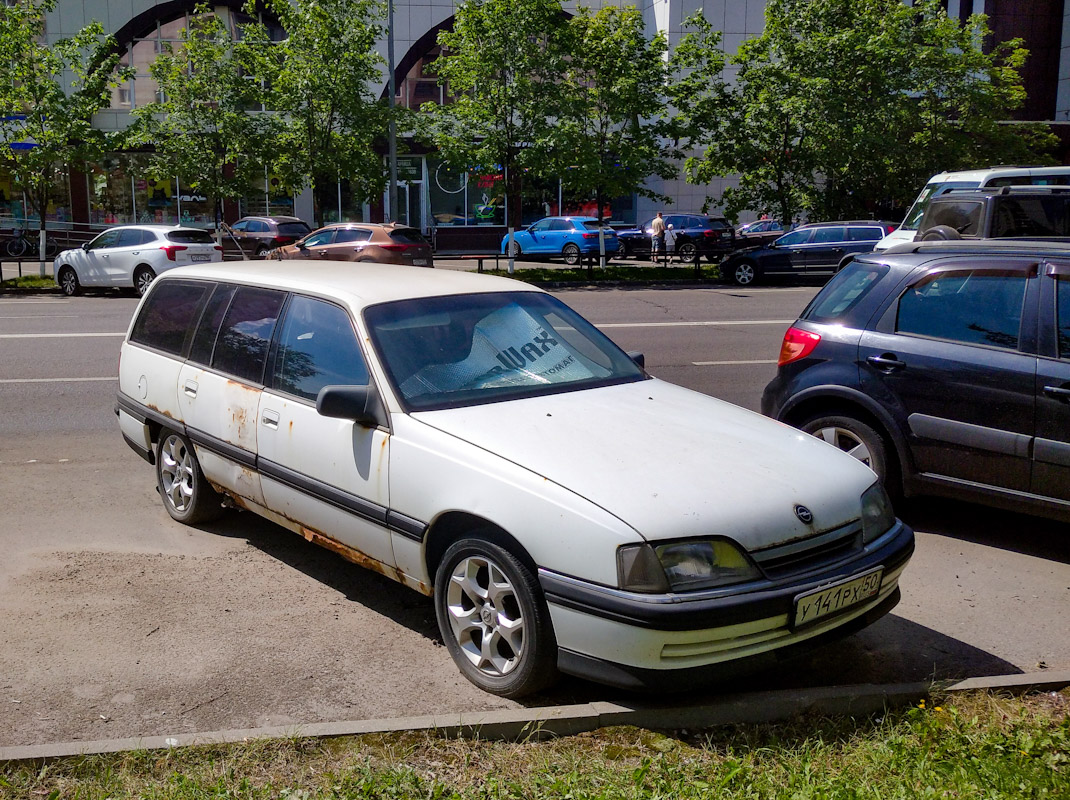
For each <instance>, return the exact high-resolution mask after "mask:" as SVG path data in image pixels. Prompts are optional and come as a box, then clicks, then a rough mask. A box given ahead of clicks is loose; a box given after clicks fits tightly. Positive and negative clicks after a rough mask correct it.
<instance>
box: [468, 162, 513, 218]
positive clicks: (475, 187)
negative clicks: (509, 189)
mask: <svg viewBox="0 0 1070 800" xmlns="http://www.w3.org/2000/svg"><path fill="white" fill-rule="evenodd" d="M466 216H467V217H468V218H469V224H474V225H504V224H505V180H504V178H503V176H502V173H500V172H491V173H479V172H472V173H470V174H469V176H468V207H467V214H466Z"/></svg>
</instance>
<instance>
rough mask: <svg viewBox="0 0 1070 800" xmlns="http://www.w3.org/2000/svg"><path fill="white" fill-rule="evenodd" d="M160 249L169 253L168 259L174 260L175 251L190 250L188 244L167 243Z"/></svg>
mask: <svg viewBox="0 0 1070 800" xmlns="http://www.w3.org/2000/svg"><path fill="white" fill-rule="evenodd" d="M160 249H161V250H163V251H164V252H165V253H167V260H168V261H174V260H175V253H177V252H178V251H179V250H189V248H188V247H186V245H184V244H165V245H164V246H163V247H161V248H160Z"/></svg>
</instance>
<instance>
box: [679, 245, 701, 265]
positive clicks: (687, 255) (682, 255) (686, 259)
mask: <svg viewBox="0 0 1070 800" xmlns="http://www.w3.org/2000/svg"><path fill="white" fill-rule="evenodd" d="M696 253H698V247H696V246H695V243H694V242H684V243H682V244H680V245H678V246H677V248H676V257H677V258H678V259H680V261H681V262H682V263H685V264H692V263H694V261H695V254H696Z"/></svg>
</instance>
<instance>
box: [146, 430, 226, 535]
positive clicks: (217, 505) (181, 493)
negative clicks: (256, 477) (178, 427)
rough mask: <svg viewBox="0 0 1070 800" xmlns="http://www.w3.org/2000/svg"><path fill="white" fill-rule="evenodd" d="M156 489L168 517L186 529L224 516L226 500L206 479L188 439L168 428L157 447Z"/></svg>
mask: <svg viewBox="0 0 1070 800" xmlns="http://www.w3.org/2000/svg"><path fill="white" fill-rule="evenodd" d="M156 485H157V487H158V489H159V492H160V499H162V500H163V506H164V508H166V509H167V513H168V514H170V515H171V517H172V518H173V519H175V520H177V521H179V522H182V523H184V524H186V525H196V524H197V523H200V522H208V521H210V520H213V519H215V518H217V517H218V516H219V515H220V514H222V513H223V498H222V497H221V496H220V494H219V492H217V491H216V490H215V489H213V488H212V485H211V484H210V483H208V481H207V479H205V477H204V473H203V472H201V465H200V463H199V462H198V461H197V456H196V454H195V453H194V451H193V445H192V444H190V441H189V439H187V438H186V437H185V436H183V435H182V434H180V433H176V432H175V431H172V430H168V429H166V428H165V429H163V430H162V431H160V441H159V442H158V443H157V445H156Z"/></svg>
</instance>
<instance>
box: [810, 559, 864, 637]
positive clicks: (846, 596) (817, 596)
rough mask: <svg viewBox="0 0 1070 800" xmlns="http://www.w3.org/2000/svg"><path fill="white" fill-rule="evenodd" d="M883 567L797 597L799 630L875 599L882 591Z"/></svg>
mask: <svg viewBox="0 0 1070 800" xmlns="http://www.w3.org/2000/svg"><path fill="white" fill-rule="evenodd" d="M882 575H884V567H877V568H876V569H873V570H870V571H869V572H866V573H864V574H862V575H859V576H858V577H857V578H848V579H847V580H845V581H840V582H839V583H834V584H832V585H831V586H822V587H821V588H820V589H815V590H814V591H812V592H807V593H806V594H801V595H799V596H798V597H796V598H795V625H794V627H796V628H801V627H803V626H806V625H809V624H811V623H813V622H817V621H818V620H821V619H824V618H825V617H830V616H832V615H833V614H836V613H838V612H840V611H843V610H844V609H847V608H850V607H851V606H853V605H857V604H858V603H861V602H863V601H865V600H868V599H869V598H871V597H873V596H875V595H876V594H877V592H879V591H880V588H881V576H882Z"/></svg>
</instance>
